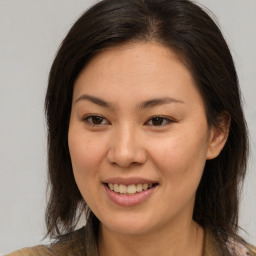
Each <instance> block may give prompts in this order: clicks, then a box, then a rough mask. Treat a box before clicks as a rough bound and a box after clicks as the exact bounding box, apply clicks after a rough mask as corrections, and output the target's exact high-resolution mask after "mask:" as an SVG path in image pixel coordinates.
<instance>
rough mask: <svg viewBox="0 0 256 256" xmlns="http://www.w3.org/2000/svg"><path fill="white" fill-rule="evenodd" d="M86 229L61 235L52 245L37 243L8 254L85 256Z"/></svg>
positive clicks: (21, 255) (25, 255)
mask: <svg viewBox="0 0 256 256" xmlns="http://www.w3.org/2000/svg"><path fill="white" fill-rule="evenodd" d="M85 251H86V250H85V231H84V227H83V228H81V229H79V230H76V231H74V232H71V233H69V234H67V235H64V236H61V237H60V238H59V239H58V241H56V242H53V243H51V244H50V245H37V246H34V247H29V248H23V249H21V250H17V251H15V252H12V253H10V254H7V255H6V256H63V255H68V256H71V255H76V256H80V255H83V256H85Z"/></svg>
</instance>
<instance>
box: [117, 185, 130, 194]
mask: <svg viewBox="0 0 256 256" xmlns="http://www.w3.org/2000/svg"><path fill="white" fill-rule="evenodd" d="M127 190H128V189H127V187H126V186H125V185H122V184H121V185H119V191H118V192H119V193H121V194H126V192H127ZM128 193H131V192H128Z"/></svg>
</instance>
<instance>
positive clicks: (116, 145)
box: [108, 123, 146, 167]
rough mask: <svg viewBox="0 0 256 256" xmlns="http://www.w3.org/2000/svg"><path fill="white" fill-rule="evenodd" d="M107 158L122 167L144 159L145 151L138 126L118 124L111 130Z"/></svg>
mask: <svg viewBox="0 0 256 256" xmlns="http://www.w3.org/2000/svg"><path fill="white" fill-rule="evenodd" d="M108 159H109V161H110V162H111V163H116V164H118V165H120V166H122V167H128V166H129V165H130V164H132V163H143V162H144V161H145V159H146V153H145V150H144V148H143V143H141V141H140V138H139V131H138V128H137V127H136V126H135V125H134V124H130V123H124V124H120V125H119V126H118V127H116V129H115V130H114V131H113V134H112V138H111V142H110V148H109V152H108Z"/></svg>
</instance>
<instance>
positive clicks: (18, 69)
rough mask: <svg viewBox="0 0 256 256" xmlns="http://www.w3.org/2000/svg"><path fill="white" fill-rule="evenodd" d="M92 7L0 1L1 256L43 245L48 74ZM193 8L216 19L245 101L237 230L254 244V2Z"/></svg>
mask: <svg viewBox="0 0 256 256" xmlns="http://www.w3.org/2000/svg"><path fill="white" fill-rule="evenodd" d="M94 2H95V1H88V0H76V1H68V0H41V1H39V0H38V1H35V0H0V141H1V142H0V160H1V161H0V164H1V167H0V254H1V253H2V254H4V253H7V252H10V251H12V250H15V249H18V248H21V247H25V246H32V245H36V244H38V243H42V238H43V236H44V232H45V227H44V210H45V190H46V128H45V120H44V109H43V104H44V96H45V91H46V85H47V76H48V72H49V69H50V66H51V62H52V60H53V58H54V55H55V53H56V51H57V48H58V46H59V44H60V42H61V40H62V39H63V38H64V36H65V34H66V33H67V31H68V30H69V28H70V27H71V25H72V24H73V23H74V21H75V20H76V19H77V18H78V17H79V16H80V14H81V13H82V12H83V11H84V10H85V9H86V8H87V7H88V6H90V5H91V4H92V3H94ZM197 2H198V3H201V4H203V5H205V6H206V7H207V8H209V9H210V10H211V11H213V13H214V14H215V15H216V17H217V19H218V20H219V24H220V27H221V29H222V31H223V33H224V36H225V38H226V39H227V42H228V44H229V46H230V48H231V51H232V54H233V57H234V59H235V63H236V67H237V70H238V75H239V78H240V83H241V89H242V93H243V97H244V101H245V102H246V104H245V113H246V118H247V121H248V126H249V130H250V134H251V138H250V139H251V158H250V161H249V167H248V176H247V178H246V182H245V186H244V190H243V195H242V203H241V218H240V225H241V227H243V228H244V229H245V230H246V231H247V232H248V234H246V233H242V234H243V236H244V237H245V238H246V239H247V240H248V241H249V242H251V243H254V244H256V199H255V196H256V101H255V98H256V78H255V77H256V1H255V0H200V1H197ZM43 242H47V241H43Z"/></svg>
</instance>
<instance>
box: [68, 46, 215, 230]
mask: <svg viewBox="0 0 256 256" xmlns="http://www.w3.org/2000/svg"><path fill="white" fill-rule="evenodd" d="M211 138H212V135H211V131H210V130H209V127H208V125H207V120H206V115H205V108H204V103H203V99H202V97H201V95H200V93H199V92H198V89H197V87H196V85H195V82H194V81H193V78H192V76H191V73H190V72H189V70H188V69H187V68H186V66H185V65H183V64H182V62H181V61H180V60H179V58H178V57H177V56H176V55H175V53H174V52H173V51H171V50H170V49H169V48H166V47H164V46H162V45H160V44H157V43H154V42H148V43H137V44H127V45H123V46H120V47H116V48H110V49H107V50H104V51H103V52H101V53H99V54H98V55H97V56H96V57H94V58H93V59H92V60H91V62H90V63H89V64H88V65H87V66H86V67H85V68H84V69H83V70H82V72H81V73H80V75H79V76H78V78H77V80H76V82H75V85H74V93H73V102H72V111H71V117H70V125H69V134H68V141H69V150H70V155H71V161H72V166H73V171H74V176H75V180H76V182H77V185H78V188H79V190H80V192H81V194H82V196H83V198H84V200H85V201H86V203H87V204H88V205H89V207H90V209H91V210H92V211H93V212H94V214H95V215H96V216H97V217H98V219H99V220H100V221H101V223H102V225H103V227H105V228H106V229H108V230H110V231H113V232H118V233H122V234H144V233H147V232H150V231H156V230H159V229H161V228H164V227H165V228H166V227H168V226H170V225H173V224H174V223H176V224H179V225H185V224H189V223H190V222H191V221H192V213H193V207H194V200H195V193H196V189H197V187H198V184H199V182H200V179H201V176H202V173H203V169H204V165H205V161H206V159H208V158H211V157H212V156H211V150H210V147H211Z"/></svg>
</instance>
